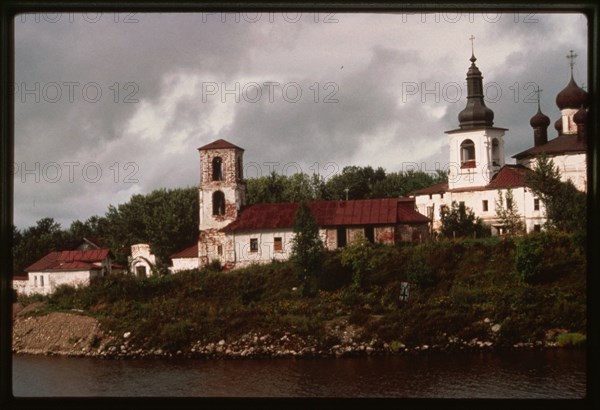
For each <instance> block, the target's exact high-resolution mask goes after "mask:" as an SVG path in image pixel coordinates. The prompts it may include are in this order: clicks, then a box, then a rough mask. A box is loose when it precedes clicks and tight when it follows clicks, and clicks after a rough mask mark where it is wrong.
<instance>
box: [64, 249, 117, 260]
mask: <svg viewBox="0 0 600 410" xmlns="http://www.w3.org/2000/svg"><path fill="white" fill-rule="evenodd" d="M109 253H110V250H109V249H88V250H85V251H62V252H61V253H60V255H59V256H58V258H57V259H58V261H59V262H73V261H83V262H101V261H103V260H104V259H106V257H107V256H108V254H109Z"/></svg>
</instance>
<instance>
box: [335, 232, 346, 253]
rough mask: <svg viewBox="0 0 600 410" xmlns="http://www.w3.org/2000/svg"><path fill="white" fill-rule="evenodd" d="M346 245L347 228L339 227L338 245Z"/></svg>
mask: <svg viewBox="0 0 600 410" xmlns="http://www.w3.org/2000/svg"><path fill="white" fill-rule="evenodd" d="M344 246H346V228H338V230H337V247H338V248H343V247H344Z"/></svg>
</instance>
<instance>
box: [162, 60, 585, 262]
mask: <svg viewBox="0 0 600 410" xmlns="http://www.w3.org/2000/svg"><path fill="white" fill-rule="evenodd" d="M573 58H574V56H573V55H572V54H571V80H570V82H569V83H568V85H567V86H566V87H565V88H564V89H563V90H562V91H561V92H560V93H559V94H558V96H557V98H556V103H557V105H558V108H559V109H560V110H561V113H562V115H561V118H559V120H558V121H557V122H556V124H555V127H556V129H557V131H558V136H557V137H556V138H554V139H552V140H548V130H547V128H548V126H549V125H550V119H549V118H548V117H547V116H546V115H544V114H542V112H541V110H540V105H539V92H538V112H537V114H535V115H534V116H533V118H531V121H530V124H531V126H532V128H533V137H534V138H533V142H534V145H533V147H531V148H530V149H528V150H526V151H523V152H520V153H518V154H516V155H514V156H513V158H515V159H516V163H515V164H506V163H505V148H504V136H505V133H506V131H508V130H507V129H506V128H501V127H496V126H494V122H493V120H494V113H493V112H492V110H490V109H489V108H488V107H486V105H485V103H484V94H483V89H484V88H483V77H482V74H481V71H479V69H478V68H477V66H476V65H475V61H476V58H475V56H474V55H472V56H471V59H470V61H471V66H470V67H469V69H468V72H467V90H468V95H467V105H466V107H465V109H464V110H463V111H462V112H460V114H459V116H458V121H459V125H458V128H456V129H453V130H450V131H446V134H447V135H448V140H449V141H448V142H449V145H450V158H449V163H450V167H449V175H448V182H447V183H442V184H437V185H434V186H430V187H427V188H424V189H420V190H418V191H415V192H414V193H413V194H412V195H411V196H410V197H408V198H385V199H368V200H351V201H315V202H310V203H309V206H310V209H311V212H312V214H313V216H314V217H315V219H316V221H317V224H318V225H319V234H320V236H321V239H322V241H323V243H324V245H325V247H326V248H327V249H329V250H333V249H338V248H342V247H344V246H346V244H347V243H350V242H352V241H353V240H355V239H356V238H357V237H359V236H364V237H366V238H367V239H369V240H370V241H371V242H373V243H384V244H394V243H399V242H418V241H423V240H427V239H428V237H429V235H430V234H431V232H432V231H436V230H438V229H439V228H440V227H441V221H440V217H439V215H440V210H441V209H442V208H443V207H450V206H451V205H452V203H453V202H456V203H461V202H463V203H464V205H465V206H466V207H468V208H470V209H472V210H473V212H474V213H475V215H476V216H477V217H479V218H481V219H482V221H483V222H484V223H486V224H488V225H490V226H491V227H492V228H493V229H492V233H493V234H495V235H498V234H503V233H505V232H504V230H505V227H503V226H502V225H501V224H500V223H499V221H498V220H497V218H496V209H495V203H496V199H497V198H498V195H499V193H502V195H503V196H504V195H506V192H507V191H508V190H511V191H512V195H513V201H514V205H515V206H516V208H517V209H516V211H517V213H518V214H519V215H521V216H522V218H523V219H522V221H523V224H524V227H525V229H526V231H527V232H531V231H536V230H540V229H541V227H542V225H543V224H544V222H545V211H544V206H543V203H542V202H541V201H540V200H539V198H536V197H535V196H534V194H533V193H532V192H531V190H530V189H529V188H528V187H527V186H526V175H527V173H529V172H532V169H533V168H534V166H535V165H534V164H535V160H536V158H537V157H538V155H540V154H542V153H544V154H546V155H547V156H548V157H549V158H551V159H552V160H553V161H554V163H555V164H556V165H558V166H559V167H560V170H561V177H562V178H563V180H567V179H570V180H571V181H573V183H574V184H575V186H576V187H577V188H578V189H580V190H585V187H586V170H587V167H586V135H585V122H586V116H587V110H586V107H587V99H588V96H587V93H586V92H585V91H584V90H583V89H581V88H580V87H579V86H578V85H577V84H576V83H575V80H574V79H573V70H572V67H573ZM538 91H539V90H538ZM198 151H199V154H200V185H199V200H200V201H199V202H200V209H199V216H200V224H199V225H200V226H199V237H198V241H197V243H195V244H193V245H192V246H190V247H188V248H186V249H183V250H181V251H179V252H177V253H176V254H173V255H171V259H172V261H173V266H172V267H171V272H178V271H181V270H186V269H192V268H203V267H205V266H207V265H208V264H209V263H212V262H213V261H218V262H219V263H220V264H221V265H222V266H224V267H225V268H226V269H232V268H236V267H243V266H247V265H249V264H253V263H267V262H271V261H275V260H285V259H288V258H289V257H290V256H291V246H292V239H293V237H294V232H293V225H294V220H295V213H296V210H297V207H298V203H278V204H255V205H250V206H247V205H246V199H245V184H244V181H243V155H244V149H243V148H240V147H238V146H236V145H234V144H232V143H230V142H228V141H225V140H222V139H220V140H217V141H214V142H211V143H209V144H207V145H204V146H202V147H200V148H198Z"/></svg>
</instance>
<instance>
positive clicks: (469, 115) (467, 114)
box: [458, 56, 494, 128]
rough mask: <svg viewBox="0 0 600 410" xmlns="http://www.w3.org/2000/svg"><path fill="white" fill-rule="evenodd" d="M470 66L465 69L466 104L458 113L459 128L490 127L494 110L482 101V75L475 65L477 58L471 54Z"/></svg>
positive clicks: (492, 122)
mask: <svg viewBox="0 0 600 410" xmlns="http://www.w3.org/2000/svg"><path fill="white" fill-rule="evenodd" d="M470 61H471V66H470V67H469V71H467V106H466V107H465V109H464V110H462V111H461V112H460V113H459V114H458V122H459V124H460V127H461V128H474V127H482V126H484V127H491V126H492V125H493V124H494V112H493V111H492V110H490V109H489V108H488V107H486V106H485V103H484V101H483V97H484V95H483V77H482V75H481V71H479V68H477V66H476V65H475V61H477V59H476V58H475V56H471V59H470Z"/></svg>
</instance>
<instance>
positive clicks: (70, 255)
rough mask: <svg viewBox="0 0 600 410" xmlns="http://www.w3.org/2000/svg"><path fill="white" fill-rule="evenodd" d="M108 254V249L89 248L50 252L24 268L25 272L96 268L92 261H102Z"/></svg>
mask: <svg viewBox="0 0 600 410" xmlns="http://www.w3.org/2000/svg"><path fill="white" fill-rule="evenodd" d="M109 255H110V250H109V249H89V250H85V251H62V252H50V253H49V254H47V255H46V256H44V257H43V258H41V259H40V260H38V261H37V262H35V263H34V264H32V265H30V266H28V267H27V268H25V271H26V272H39V271H48V270H68V269H80V268H81V269H97V268H98V267H97V266H96V265H94V264H93V263H94V262H102V261H104V260H105V259H106V258H107V257H108V256H109Z"/></svg>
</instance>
